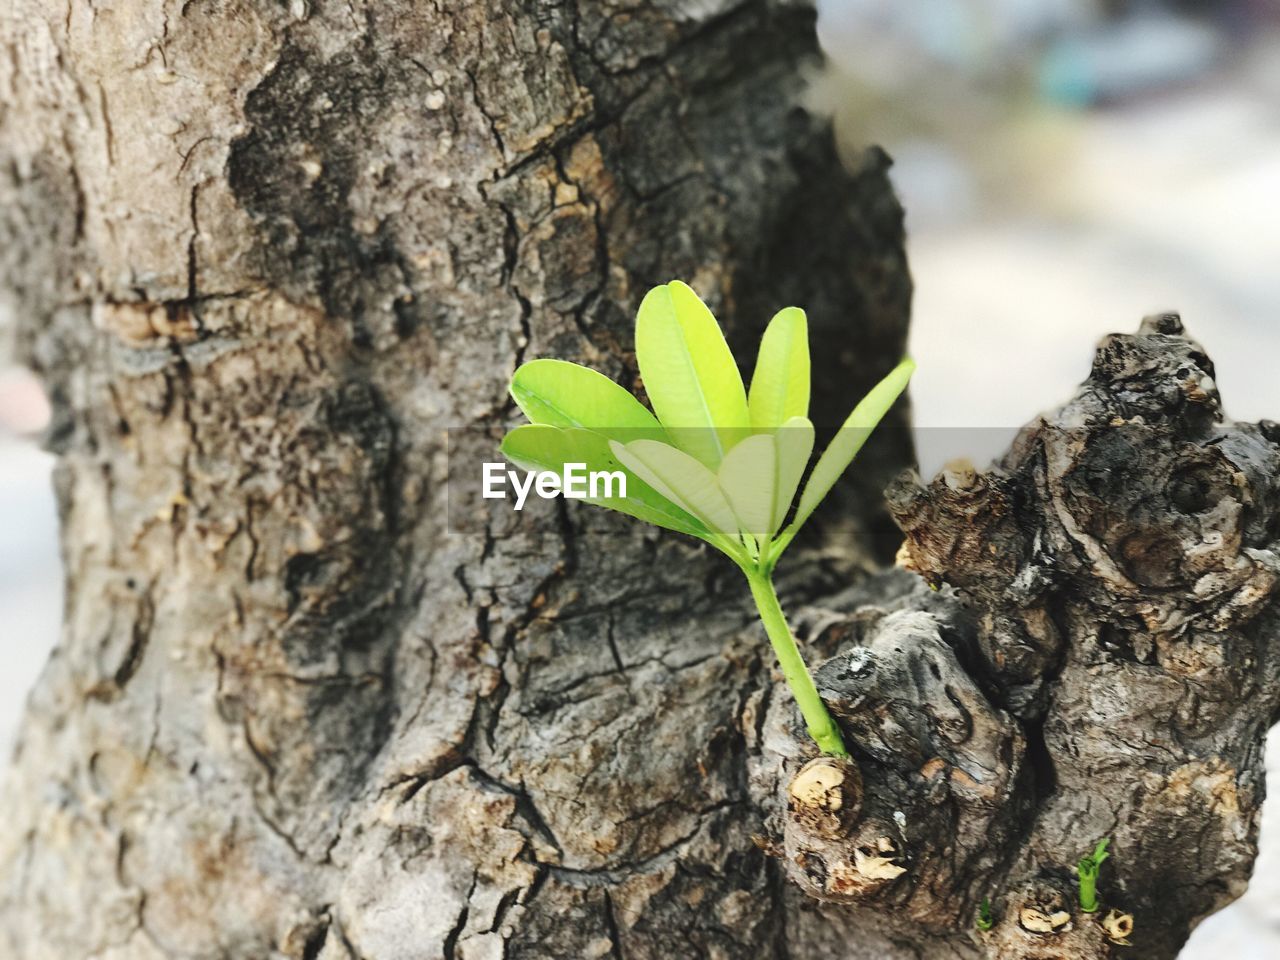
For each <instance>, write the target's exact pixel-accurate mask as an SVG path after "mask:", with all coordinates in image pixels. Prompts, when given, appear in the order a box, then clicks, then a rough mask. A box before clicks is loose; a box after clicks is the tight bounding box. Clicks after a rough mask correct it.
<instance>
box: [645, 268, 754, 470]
mask: <svg viewBox="0 0 1280 960" xmlns="http://www.w3.org/2000/svg"><path fill="white" fill-rule="evenodd" d="M636 360H637V362H638V363H639V365H640V375H641V376H642V377H643V378H644V387H645V390H646V392H647V393H648V394H649V402H650V403H652V404H653V409H654V412H655V413H657V415H658V419H659V420H660V421H662V426H663V427H664V428H665V429H666V431H667V434H668V436H669V437H670V439H671V441H672V443H674V444H675V445H676V446H677V447H679V448H680V449H681V450H683V451H684V452H686V453H688V454H689V455H690V456H692V457H694V458H696V459H697V460H699V461H701V462H702V463H703V464H704V465H706V466H707V467H710V468H711V469H712V470H716V469H717V468H718V467H719V466H720V461H721V460H723V459H724V455H725V453H727V452H728V451H729V449H730V448H731V447H732V446H733V445H734V443H736V442H737V441H738V440H740V439H742V438H743V437H744V436H746V434H747V432H748V431H749V429H750V425H751V419H750V415H749V413H748V411H747V397H746V391H745V390H743V387H742V375H741V374H740V373H739V372H738V366H737V364H736V363H734V360H733V354H732V353H730V352H729V345H728V344H727V343H726V342H725V339H724V334H723V333H721V332H720V325H719V324H718V323H716V319H715V317H713V316H712V315H711V311H710V310H708V309H707V307H706V305H705V304H703V302H702V301H701V300H699V299H698V295H697V294H696V293H694V292H693V291H692V290H690V289H689V287H687V286H685V285H684V284H683V283H680V282H679V281H678V280H677V281H672V282H671V283H668V284H664V285H663V286H660V287H654V288H653V289H652V290H650V291H649V293H648V295H646V296H645V298H644V302H643V303H641V304H640V312H639V313H638V314H637V316H636Z"/></svg>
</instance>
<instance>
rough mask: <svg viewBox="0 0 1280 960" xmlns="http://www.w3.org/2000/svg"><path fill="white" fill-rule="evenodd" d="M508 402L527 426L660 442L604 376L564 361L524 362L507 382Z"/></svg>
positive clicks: (655, 427) (642, 412)
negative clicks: (511, 400)
mask: <svg viewBox="0 0 1280 960" xmlns="http://www.w3.org/2000/svg"><path fill="white" fill-rule="evenodd" d="M511 396H512V397H513V398H514V399H515V401H516V403H517V404H518V405H519V407H520V409H521V410H523V411H524V414H525V416H526V417H528V418H529V420H530V421H531V422H533V423H541V424H546V425H548V426H553V427H578V428H582V429H586V430H594V431H595V432H596V433H599V434H602V435H603V436H605V437H608V438H610V439H612V440H622V441H623V442H626V441H628V440H640V439H650V440H661V439H664V434H663V431H662V427H661V426H660V425H659V423H658V421H657V419H656V418H655V417H654V415H653V414H652V413H650V412H649V411H648V410H647V409H646V408H645V406H644V404H642V403H641V402H640V401H639V400H637V399H636V398H635V397H633V396H632V395H631V394H630V393H628V392H627V391H626V390H625V389H623V388H622V387H620V386H618V384H616V383H614V382H613V381H612V380H610V379H609V378H608V377H606V376H604V374H601V373H597V372H596V371H594V370H592V369H590V368H588V367H584V366H580V365H579V364H576V363H568V362H566V361H564V360H530V361H529V362H528V363H526V364H522V365H521V367H520V369H518V370H517V371H516V373H515V376H514V377H512V378H511Z"/></svg>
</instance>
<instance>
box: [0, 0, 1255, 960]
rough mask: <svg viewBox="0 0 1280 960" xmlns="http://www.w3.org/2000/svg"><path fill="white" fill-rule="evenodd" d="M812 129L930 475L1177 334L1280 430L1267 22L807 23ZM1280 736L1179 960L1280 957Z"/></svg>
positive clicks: (3, 378)
mask: <svg viewBox="0 0 1280 960" xmlns="http://www.w3.org/2000/svg"><path fill="white" fill-rule="evenodd" d="M817 3H818V8H819V29H820V33H821V38H822V42H823V46H824V47H825V49H826V52H827V55H828V58H829V59H828V63H827V64H826V65H825V66H824V67H823V68H822V69H821V70H818V69H816V68H815V73H814V77H813V82H812V86H811V90H810V94H809V99H810V103H809V105H810V106H811V107H812V108H814V109H816V110H819V111H822V112H826V113H830V114H831V115H833V116H834V118H835V121H836V128H837V133H838V136H839V139H840V143H841V147H842V149H843V150H844V151H845V153H846V154H847V155H848V156H849V157H850V158H853V157H855V156H856V154H857V153H858V152H859V151H860V150H862V149H864V148H865V147H866V145H868V144H872V143H877V144H880V145H882V146H884V147H885V148H886V149H887V150H888V151H889V153H890V154H891V155H892V156H893V157H894V159H895V166H894V171H893V176H894V182H895V185H896V187H897V189H898V192H899V195H900V196H901V198H902V200H903V203H904V205H905V207H906V210H907V227H908V233H909V240H908V243H909V255H910V259H911V266H912V272H913V274H914V276H915V281H916V297H915V309H914V316H913V320H912V334H911V352H912V355H913V356H914V357H915V358H916V359H917V360H918V361H919V363H920V369H919V372H918V373H917V375H916V378H915V379H914V381H913V383H912V397H913V404H914V415H915V419H916V425H917V430H918V432H917V444H918V448H919V451H920V459H921V467H922V471H923V472H924V473H925V475H926V476H928V475H931V474H932V473H933V472H934V471H936V470H937V469H938V468H939V467H940V466H941V465H942V464H943V463H944V462H945V461H946V460H948V459H950V458H952V457H955V456H968V457H970V458H972V459H973V460H974V461H975V462H977V463H979V464H982V463H985V462H986V461H987V460H989V459H990V458H991V457H993V456H995V455H996V454H998V453H1000V452H1001V451H1002V450H1003V449H1004V447H1005V446H1006V445H1007V443H1008V441H1009V439H1010V438H1011V437H1012V435H1013V433H1014V431H1015V430H1016V428H1017V427H1018V426H1020V425H1021V424H1023V423H1024V422H1026V421H1027V420H1028V419H1030V418H1031V417H1032V416H1034V415H1035V414H1036V413H1037V412H1039V411H1040V410H1043V409H1046V408H1048V407H1051V406H1053V405H1055V404H1057V403H1059V402H1061V401H1062V400H1063V399H1064V398H1065V397H1067V396H1068V395H1069V394H1070V393H1071V390H1072V387H1073V386H1074V385H1075V384H1076V383H1078V382H1079V381H1081V380H1082V379H1084V377H1085V375H1086V374H1087V372H1088V369H1089V362H1090V358H1091V356H1092V348H1093V345H1094V343H1095V342H1096V341H1097V339H1098V338H1099V337H1100V336H1102V335H1103V334H1105V333H1108V332H1112V331H1132V330H1134V329H1136V327H1137V324H1138V321H1139V320H1140V319H1141V317H1142V316H1143V315H1144V314H1147V313H1152V312H1155V311H1162V310H1178V311H1180V312H1181V313H1182V316H1183V319H1184V321H1185V322H1186V324H1187V327H1188V329H1189V331H1190V332H1191V333H1192V335H1193V336H1195V337H1197V338H1198V339H1200V340H1201V341H1202V342H1203V343H1204V345H1205V347H1206V348H1207V350H1208V352H1209V354H1210V356H1212V357H1213V359H1214V361H1215V362H1216V364H1217V367H1218V373H1219V377H1218V380H1219V383H1220V385H1221V386H1222V388H1223V398H1224V400H1225V402H1226V405H1227V409H1228V412H1229V413H1230V414H1231V415H1232V416H1234V417H1237V418H1241V419H1250V420H1255V419H1261V418H1264V417H1270V418H1274V419H1280V377H1277V376H1275V375H1274V371H1273V367H1274V365H1275V362H1276V360H1278V359H1280V269H1277V254H1278V253H1280V0H1218V2H1213V0H1197V2H1190V0H1183V2H1174V0H1165V2H1156V0H1146V2H1138V0H1129V2H1125V0H914V2H911V3H903V2H899V0H817ZM2 311H3V306H0V751H2V752H3V753H5V754H7V752H8V749H9V745H10V743H11V742H12V734H13V728H14V726H15V724H16V722H17V719H18V716H19V714H20V711H21V707H22V701H23V698H24V696H25V693H26V690H27V689H28V687H29V686H30V685H31V684H32V683H33V682H34V680H35V677H36V674H37V672H38V671H39V669H40V667H41V665H42V663H43V662H44V659H45V658H46V656H47V654H48V651H49V650H50V648H51V647H52V645H53V643H54V642H55V640H56V638H57V636H58V630H59V623H60V614H61V610H60V605H61V573H60V570H59V560H58V549H57V540H56V525H55V516H54V505H53V494H52V490H51V486H50V477H49V474H50V470H51V467H52V461H51V458H50V457H48V456H47V455H46V454H44V453H42V452H40V450H39V448H38V445H37V442H36V439H35V438H36V437H38V435H39V433H40V431H41V429H42V428H43V426H44V423H45V421H46V420H47V418H48V409H47V405H46V403H45V400H44V398H43V395H42V393H41V391H40V388H39V386H38V385H37V384H36V382H35V381H34V380H33V379H32V378H31V377H30V376H29V375H28V374H26V373H25V372H23V371H21V370H19V369H16V368H14V367H12V366H11V365H8V363H7V360H6V356H7V354H6V352H5V350H4V347H3V339H4V327H5V326H6V325H5V323H4V319H5V318H4V317H3V314H2ZM1277 748H1280V737H1273V738H1272V749H1271V752H1270V755H1271V757H1272V761H1273V762H1272V764H1271V769H1272V771H1273V773H1272V776H1271V778H1270V779H1271V788H1272V794H1273V796H1275V797H1276V798H1277V799H1276V800H1275V801H1273V802H1271V803H1269V805H1268V807H1267V812H1266V816H1265V817H1264V824H1263V854H1262V856H1261V857H1260V859H1259V860H1258V864H1257V868H1256V870H1255V876H1254V882H1253V884H1252V885H1251V887H1250V890H1249V893H1248V894H1247V895H1246V896H1245V897H1244V898H1243V899H1242V900H1240V901H1239V902H1238V903H1236V904H1234V905H1233V906H1232V907H1230V908H1229V909H1227V910H1225V911H1223V912H1222V913H1220V914H1218V915H1217V916H1215V917H1213V918H1211V919H1210V920H1209V921H1207V922H1206V923H1205V924H1204V925H1203V926H1201V927H1200V929H1199V930H1198V931H1197V932H1196V934H1195V936H1194V937H1193V938H1192V941H1191V943H1190V944H1189V945H1188V947H1187V949H1186V950H1185V951H1184V953H1183V957H1184V958H1186V960H1208V958H1211V957H1214V958H1216V956H1217V955H1219V954H1221V953H1222V951H1224V950H1230V951H1231V955H1232V958H1233V960H1255V958H1256V960H1274V958H1276V957H1280V749H1277Z"/></svg>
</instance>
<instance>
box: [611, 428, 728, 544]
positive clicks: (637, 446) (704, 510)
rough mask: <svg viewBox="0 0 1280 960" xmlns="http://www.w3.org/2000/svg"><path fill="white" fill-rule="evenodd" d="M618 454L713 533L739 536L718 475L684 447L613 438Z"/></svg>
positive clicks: (615, 453) (612, 442) (642, 478)
mask: <svg viewBox="0 0 1280 960" xmlns="http://www.w3.org/2000/svg"><path fill="white" fill-rule="evenodd" d="M609 447H610V449H611V450H612V451H613V455H614V457H616V458H617V459H618V461H619V462H621V463H622V464H623V465H624V466H625V467H626V468H627V469H628V470H630V471H631V472H632V473H634V474H636V475H637V476H638V477H640V479H641V480H643V481H644V482H645V483H647V484H649V486H651V487H653V489H654V490H656V491H658V493H660V494H662V495H663V496H664V497H666V498H667V499H668V500H670V501H671V502H672V503H674V504H675V505H676V506H678V507H680V508H681V509H683V510H686V511H688V512H689V513H691V514H692V515H693V516H695V517H697V518H698V520H699V521H700V522H701V523H702V525H703V526H704V527H706V528H707V529H708V530H710V531H712V532H713V533H721V534H726V535H728V536H729V537H731V538H732V537H736V536H737V534H738V522H737V518H735V517H734V515H733V509H732V508H731V507H730V506H729V501H728V500H727V499H726V498H725V495H724V491H722V490H721V489H720V484H719V482H718V481H717V479H716V475H715V474H714V473H712V472H711V471H710V470H708V469H707V468H706V467H705V466H703V465H702V464H701V463H699V462H698V461H697V460H695V459H694V458H693V457H691V456H689V454H687V453H685V452H684V451H683V450H678V449H676V448H675V447H673V446H671V445H670V444H667V443H660V442H658V441H656V440H633V441H632V442H631V443H628V444H625V445H624V444H621V443H619V442H618V441H616V440H610V441H609Z"/></svg>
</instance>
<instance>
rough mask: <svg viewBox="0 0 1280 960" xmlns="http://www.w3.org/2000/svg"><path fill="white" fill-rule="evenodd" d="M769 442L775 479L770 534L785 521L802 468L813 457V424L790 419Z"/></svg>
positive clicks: (802, 471)
mask: <svg viewBox="0 0 1280 960" xmlns="http://www.w3.org/2000/svg"><path fill="white" fill-rule="evenodd" d="M773 441H774V444H775V445H776V446H777V450H778V456H777V471H778V477H777V481H776V483H775V486H774V501H773V530H770V531H769V532H770V534H772V533H773V532H774V531H776V530H777V529H778V528H779V527H781V526H782V523H783V521H784V520H786V519H787V511H788V510H790V509H791V501H792V500H794V499H795V496H796V488H798V487H799V486H800V478H801V477H803V476H804V468H805V467H807V466H808V465H809V457H811V456H812V455H813V424H812V423H810V422H809V421H808V420H807V419H806V418H804V417H792V418H791V419H789V420H787V421H786V422H785V423H783V424H782V426H780V427H779V428H778V431H777V433H775V434H774V435H773Z"/></svg>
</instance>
